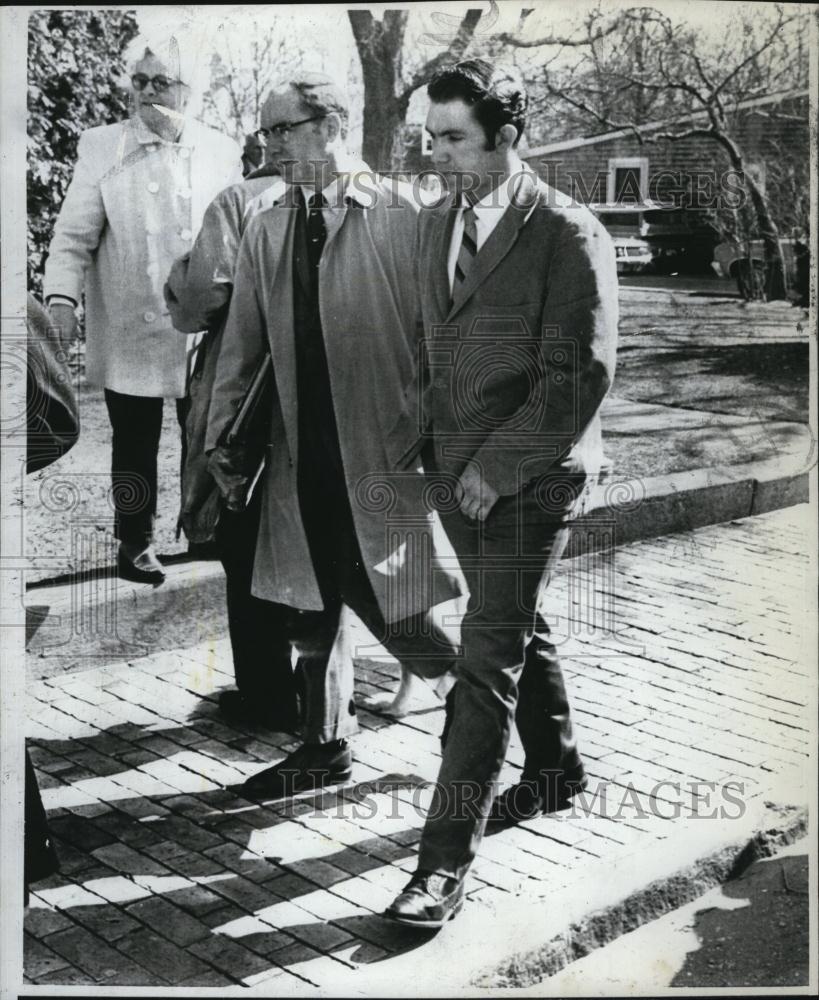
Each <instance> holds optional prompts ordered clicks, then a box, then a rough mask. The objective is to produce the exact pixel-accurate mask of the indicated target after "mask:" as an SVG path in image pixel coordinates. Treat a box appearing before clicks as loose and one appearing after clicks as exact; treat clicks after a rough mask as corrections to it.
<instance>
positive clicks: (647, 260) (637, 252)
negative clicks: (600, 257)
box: [614, 236, 654, 274]
mask: <svg viewBox="0 0 819 1000" xmlns="http://www.w3.org/2000/svg"><path fill="white" fill-rule="evenodd" d="M614 252H615V255H616V258H617V272H618V274H640V273H641V272H642V271H645V270H646V268H647V267H649V265H650V264H651V262H652V261H653V260H654V254H653V253H652V250H651V247H650V246H649V244H648V243H646V241H645V240H640V239H637V238H636V237H634V236H615V237H614Z"/></svg>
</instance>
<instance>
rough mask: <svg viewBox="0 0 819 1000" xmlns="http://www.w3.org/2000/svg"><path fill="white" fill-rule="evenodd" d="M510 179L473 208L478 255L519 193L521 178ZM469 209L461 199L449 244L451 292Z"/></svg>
mask: <svg viewBox="0 0 819 1000" xmlns="http://www.w3.org/2000/svg"><path fill="white" fill-rule="evenodd" d="M509 181H510V178H508V177H507V178H504V180H502V181H501V183H500V184H498V186H497V187H494V188H492V190H491V191H490V192H489V194H486V195H484V196H483V198H481V200H480V201H478V202H476V203H475V204H474V205H473V206H472V207H473V209H474V212H475V228H476V230H477V237H478V238H477V243H478V253H480V250H481V247H482V246H483V245H484V243H486V241H487V240H488V239H489V237H490V236H491V235H492V233H493V232H494V231H495V227H496V226H497V224H498V223H499V222H500V220H501V216H502V215H503V213H504V212H505V211H506V209H507V208H509V204H510V202H511V201H512V198H513V196H514V194H515V192H516V191H517V187H518V183H519V182H520V178H519V177H518V178H515V180H514V181H513V183H511V184H510V183H509ZM467 207H468V204H467V203H466V200H465V199H464V198H463V197H462V198H461V206H460V208H459V210H458V215H457V217H456V219H455V225H454V226H453V228H452V241H451V243H450V244H449V258H448V260H447V273H448V275H449V290H450V292H451V291H452V288H453V286H454V284H455V265H456V264H457V263H458V254H459V253H460V252H461V241H462V240H463V236H464V211H465V210H466V208H467Z"/></svg>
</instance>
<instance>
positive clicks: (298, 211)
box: [205, 75, 460, 800]
mask: <svg viewBox="0 0 819 1000" xmlns="http://www.w3.org/2000/svg"><path fill="white" fill-rule="evenodd" d="M346 124H347V104H346V99H345V97H344V95H343V93H342V92H341V90H340V88H339V87H338V86H337V85H336V84H335V83H334V82H333V81H332V80H330V79H328V78H326V77H324V76H319V75H311V76H308V77H303V78H301V79H299V80H297V81H294V82H293V83H291V84H290V85H288V86H287V87H285V88H284V89H282V90H280V91H277V92H275V93H274V94H273V95H271V97H270V99H269V100H268V102H267V104H266V105H265V109H264V117H263V122H262V126H263V127H262V129H261V130H260V133H261V136H262V138H263V139H264V141H265V142H266V144H267V154H268V158H269V159H270V160H271V161H273V162H275V163H277V164H278V166H279V169H280V170H281V171H282V176H283V178H284V181H285V183H286V190H285V191H284V192H283V194H282V196H281V197H279V198H278V199H276V201H275V203H274V204H273V205H272V206H271V207H270V208H269V209H267V210H266V211H264V212H261V213H259V214H258V215H257V216H256V217H255V218H254V219H253V220H252V221H251V222H250V223H249V224H248V226H247V229H246V230H245V234H244V237H243V240H242V244H241V247H240V250H239V258H238V263H237V267H236V272H235V275H234V288H233V298H232V301H231V306H230V312H229V314H228V320H227V325H226V327H225V332H224V336H223V340H222V346H221V350H220V354H219V359H218V363H217V370H216V377H215V382H214V390H213V396H212V401H211V407H210V415H209V421H208V433H207V439H206V443H205V448H206V451H209V452H212V454H211V469H212V470H213V471H214V475H215V477H216V478H217V480H218V481H219V482H220V485H221V486H222V488H223V492H225V493H226V494H227V493H229V492H230V491H231V489H233V488H235V487H237V486H240V485H241V484H242V476H241V475H240V474H239V473H232V472H231V469H230V455H229V454H226V450H225V449H224V448H223V447H221V446H220V445H221V441H222V435H223V433H224V431H225V429H226V427H227V426H228V425H229V424H230V421H231V419H232V417H233V414H234V413H235V411H236V408H237V406H238V404H239V401H240V400H241V399H242V397H243V396H244V394H245V391H246V389H247V387H248V385H249V383H250V381H251V380H252V378H253V375H254V373H255V372H256V370H257V369H258V366H259V363H260V361H261V359H262V358H263V357H264V356H265V355H266V353H267V352H269V353H270V355H271V357H272V361H273V374H274V393H273V402H272V407H271V412H270V436H269V442H270V443H269V447H268V449H267V452H268V454H267V462H266V466H265V470H264V474H263V481H262V483H261V486H262V500H261V506H262V510H261V521H260V527H259V533H258V539H257V544H256V555H255V563H254V572H253V593H254V595H255V596H256V597H258V598H261V599H264V600H267V601H270V602H271V605H270V608H271V611H270V613H271V616H275V622H276V625H277V627H278V629H279V630H280V634H281V635H285V636H287V637H288V639H289V641H290V642H291V643H292V644H293V646H294V647H295V649H296V651H297V654H298V658H299V664H300V669H301V673H302V677H303V680H304V707H303V736H304V744H303V746H301V747H299V748H298V749H297V750H296V751H295V752H294V753H292V754H290V755H289V756H288V757H287V758H285V759H284V760H283V761H281V762H280V763H279V764H278V765H276V766H274V767H270V768H266V769H264V770H263V771H261V772H260V773H258V774H255V775H253V776H252V777H251V778H250V779H249V780H248V781H247V783H246V785H245V791H246V793H247V794H248V795H249V796H251V797H253V798H258V799H263V800H264V799H278V798H283V797H286V796H289V795H292V794H294V793H296V792H299V791H303V790H308V789H315V788H319V787H323V786H326V785H329V784H336V783H339V782H343V781H346V780H347V779H348V778H349V777H350V774H351V766H352V755H351V751H350V749H349V747H348V745H347V739H348V737H350V736H351V735H352V734H353V733H354V732H355V731H356V730H357V723H356V717H355V706H354V704H353V700H352V698H353V677H352V669H351V666H350V668H348V669H343V668H342V669H339V670H335V669H330V652H331V648H332V646H333V643H334V640H335V637H336V632H337V629H338V625H339V619H340V614H341V607H342V604H346V605H347V606H348V607H350V608H352V609H353V611H355V612H356V613H357V614H358V615H359V617H360V618H361V619H362V621H363V622H364V624H365V625H366V626H367V627H368V628H369V629H370V631H371V632H372V633H373V636H374V645H375V640H378V641H379V642H382V643H383V644H384V645H385V646H386V648H387V650H388V651H389V652H390V653H391V654H392V655H394V656H396V657H397V658H398V659H399V660H400V661H401V662H402V663H406V664H407V665H408V666H409V668H410V669H413V670H414V671H415V672H416V673H418V674H419V675H421V676H425V677H428V678H434V677H438V676H441V675H442V674H444V673H445V672H446V671H447V669H448V668H449V667H450V666H451V662H452V659H453V657H454V655H455V647H454V645H453V643H452V640H451V639H450V638H448V637H447V635H446V634H445V633H444V632H443V631H442V630H441V629H440V628H438V627H437V626H436V624H435V623H434V622H433V620H432V619H431V617H430V615H429V609H430V607H431V606H432V605H433V604H434V603H436V602H441V601H443V600H446V599H449V598H451V597H455V596H457V594H458V592H459V589H460V588H459V586H458V584H457V581H456V579H455V578H454V577H453V576H452V575H450V573H449V572H445V571H444V569H443V565H442V563H441V560H440V559H439V558H438V548H437V546H438V545H440V543H441V542H442V541H443V542H444V544H445V539H443V536H441V537H436V536H435V523H434V522H433V520H432V519H431V518H430V516H429V515H428V513H427V511H426V509H425V506H424V503H423V489H424V480H423V476H422V474H421V472H420V470H419V469H409V470H408V471H406V472H400V473H399V472H397V471H396V470H397V469H398V467H399V465H400V464H402V460H403V459H404V458H405V456H406V452H407V449H408V448H409V447H410V446H411V445H412V444H413V442H414V440H415V436H416V434H415V428H414V423H413V420H412V417H411V415H410V414H409V412H408V411H407V408H406V407H405V404H404V398H405V390H406V387H407V385H408V384H409V383H410V382H411V380H412V374H413V364H414V357H415V338H416V293H415V289H414V287H413V282H412V280H411V279H410V275H411V274H412V258H413V252H414V245H415V223H416V206H415V205H414V204H413V202H412V200H411V199H410V198H409V197H408V192H405V191H402V190H401V189H400V188H399V187H398V186H396V185H392V184H389V183H388V182H385V181H384V180H382V179H380V178H378V177H377V176H376V175H374V174H373V173H372V171H371V170H370V169H369V168H368V167H367V166H366V164H363V163H361V162H360V161H357V160H355V159H354V158H352V157H351V156H350V155H349V153H348V152H347V150H346V143H345V133H346ZM425 559H426V560H427V561H426V562H425V561H424V560H425ZM375 648H377V647H375ZM347 662H348V663H349V661H347Z"/></svg>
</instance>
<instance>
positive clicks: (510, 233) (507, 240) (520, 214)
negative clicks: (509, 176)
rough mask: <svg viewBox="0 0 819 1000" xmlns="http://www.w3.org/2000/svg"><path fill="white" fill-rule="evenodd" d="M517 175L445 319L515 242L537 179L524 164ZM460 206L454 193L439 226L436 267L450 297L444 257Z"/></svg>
mask: <svg viewBox="0 0 819 1000" xmlns="http://www.w3.org/2000/svg"><path fill="white" fill-rule="evenodd" d="M518 176H519V177H520V180H519V181H518V182H517V186H516V188H515V192H514V195H513V196H512V198H511V201H510V204H509V207H508V208H507V209H506V211H505V212H504V213H503V215H502V216H501V219H500V222H498V224H497V226H495V228H494V230H493V231H492V233H491V234H490V236H489V237H488V239H487V241H486V243H484V245H483V246H482V247H481V249H480V251H479V252H478V254H477V256H476V257H475V261H474V263H473V265H472V267H471V269H470V271H469V274H467V276H466V280H465V281H464V282H463V284H462V285H461V286H460V288H457V289H456V290H455V295H454V297H453V298H452V301H451V303H450V305H449V308H448V309H445V310H444V312H445V313H446V321H447V322H449V320H451V319H452V317H453V316H454V315H455V314H456V313H457V312H458V311H459V310H460V309H461V308H462V307H463V305H464V304H465V303H466V301H467V300H468V299H469V298H471V296H472V295H474V294H475V291H476V290H477V289H478V288H480V286H481V285H482V284H483V282H484V281H486V279H487V277H488V276H489V275H490V274H491V273H492V271H494V270H495V268H496V267H497V266H498V264H500V262H501V261H502V260H503V259H504V257H506V255H507V254H508V253H509V251H510V250H511V249H512V247H513V246H514V245H515V242H516V241H517V238H518V234H519V232H520V230H521V227H522V226H523V224H524V223H525V222H526V221H527V219H528V218H529V216H530V215H531V214H532V211H533V210H534V208H535V206H536V204H537V201H538V180H537V175H536V174H535V172H534V171H533V170H532V169H531V168H529V167H527V166H525V165H523V166H522V167H521V169H520V171H519V175H518ZM460 207H461V206H460V204H459V202H458V201H457V200H456V199H455V197H454V196H453V199H452V203H451V205H450V207H449V211H448V212H447V213H446V216H447V218H446V224H445V225H442V226H441V227H440V231H441V233H442V240H441V246H440V254H441V256H439V258H438V259H439V260H440V261H442V262H443V267H439V268H438V270H439V272H441V273H442V275H443V280H444V282H445V287H446V291H447V298H449V276H448V274H447V269H446V261H447V258H448V255H449V244H450V241H451V239H452V230H453V228H454V225H455V217H456V215H457V213H458V211H459V210H460ZM447 237H448V238H447Z"/></svg>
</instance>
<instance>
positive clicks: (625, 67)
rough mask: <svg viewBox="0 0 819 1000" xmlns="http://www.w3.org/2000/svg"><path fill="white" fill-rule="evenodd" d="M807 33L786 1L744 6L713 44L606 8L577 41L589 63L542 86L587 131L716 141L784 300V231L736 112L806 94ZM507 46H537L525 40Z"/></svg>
mask: <svg viewBox="0 0 819 1000" xmlns="http://www.w3.org/2000/svg"><path fill="white" fill-rule="evenodd" d="M805 27H806V18H805V17H804V16H803V15H802V14H801V13H800V12H791V13H786V12H785V10H784V9H783V7H782V6H780V5H778V4H777V5H771V6H770V7H766V8H765V9H763V10H760V9H757V10H754V11H753V12H752V13H748V12H746V11H743V10H742V9H739V10H738V13H737V16H736V19H735V21H734V22H733V24H732V28H731V31H730V32H723V33H722V37H721V39H720V41H719V42H717V43H716V44H714V42H713V38H714V34H713V33H709V34H708V35H706V34H704V33H703V32H699V31H696V30H694V29H692V28H690V27H689V26H687V25H685V24H683V23H679V22H675V21H672V20H671V18H669V17H667V16H666V15H665V14H663V13H661V12H660V11H658V10H656V9H654V8H631V9H628V10H625V11H622V12H619V13H617V14H613V15H607V14H606V13H605V12H604V11H603V10H600V9H598V10H597V11H595V12H592V14H590V15H589V16H588V17H587V18H586V20H585V22H584V25H583V32H582V33H581V34H580V35H579V36H576V37H575V38H573V39H572V40H571V41H572V44H574V45H578V44H579V45H580V46H582V48H583V55H582V57H581V58H580V59H578V60H576V61H575V63H574V64H573V65H571V66H569V67H568V68H566V67H565V66H564V67H561V68H560V69H558V70H551V71H547V73H546V74H545V78H544V80H543V84H544V86H545V90H546V93H547V94H548V95H549V97H550V98H552V99H553V100H554V99H557V100H559V101H560V102H561V103H562V106H563V107H565V108H567V109H570V110H571V112H573V113H574V114H575V115H576V116H578V121H580V122H584V123H585V125H586V127H587V128H588V127H592V128H596V129H598V130H599V129H600V128H601V127H602V128H606V129H612V130H618V129H623V130H630V131H631V132H632V133H633V134H634V135H635V137H636V138H637V139H638V140H639V141H640V142H641V143H657V142H678V141H679V140H681V139H688V138H698V139H704V140H706V141H710V142H713V143H715V144H716V145H717V146H718V147H719V148H720V149H721V150H722V151H723V153H724V154H725V155H726V157H727V159H728V162H729V164H730V166H731V167H732V168H733V170H734V171H736V173H737V174H738V175H739V176H740V177H741V178H742V182H743V184H744V187H745V191H746V193H747V198H748V202H749V204H750V206H751V209H752V217H753V219H754V222H755V225H756V230H757V232H758V235H759V237H760V238H761V239H762V240H763V243H764V247H765V257H766V262H767V264H768V268H767V294H768V296H769V297H780V296H781V295H783V294H784V268H783V261H782V254H781V249H780V246H779V231H778V227H777V225H776V222H775V220H774V214H775V213H774V212H773V211H772V209H771V205H770V204H769V201H768V198H767V197H766V194H765V191H764V189H763V185H762V184H761V183H760V181H759V179H758V178H756V177H755V176H754V174H753V172H752V171H751V170H750V169H749V167H750V163H749V159H748V156H747V155H746V153H745V151H744V150H743V148H742V145H741V142H740V140H739V138H738V135H737V128H736V125H737V123H738V121H739V118H738V115H737V108H738V105H739V104H740V103H741V102H742V101H745V100H747V99H749V98H753V97H758V96H763V95H764V96H768V95H771V94H776V93H780V92H781V93H783V94H791V93H793V92H794V90H796V89H799V88H802V87H807V78H808V54H807V46H805V45H804V41H803V40H804V32H805ZM578 37H579V39H580V42H579V43H578V41H577V39H578ZM504 40H505V41H506V43H507V44H511V45H514V46H522V45H527V46H528V45H530V44H532V42H530V41H526V40H524V39H521V38H520V37H513V36H506V37H505V39H504ZM550 41H551V40H550V39H548V38H547V39H536V40H535V44H549V43H550ZM692 112H699V113H700V115H699V116H698V118H699V119H701V120H702V124H700V123H699V120H698V118H694V119H693V121H694V122H695V124H692V117H691V114H692ZM650 119H654V120H657V119H660V120H666V119H667V120H668V121H669V126H668V128H666V129H663V130H656V129H652V130H651V131H650V132H648V131H646V130H645V129H644V128H643V127H642V126H644V125H645V124H646V123H647V121H648V120H650ZM675 119H676V120H677V121H678V124H674V121H675Z"/></svg>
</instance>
